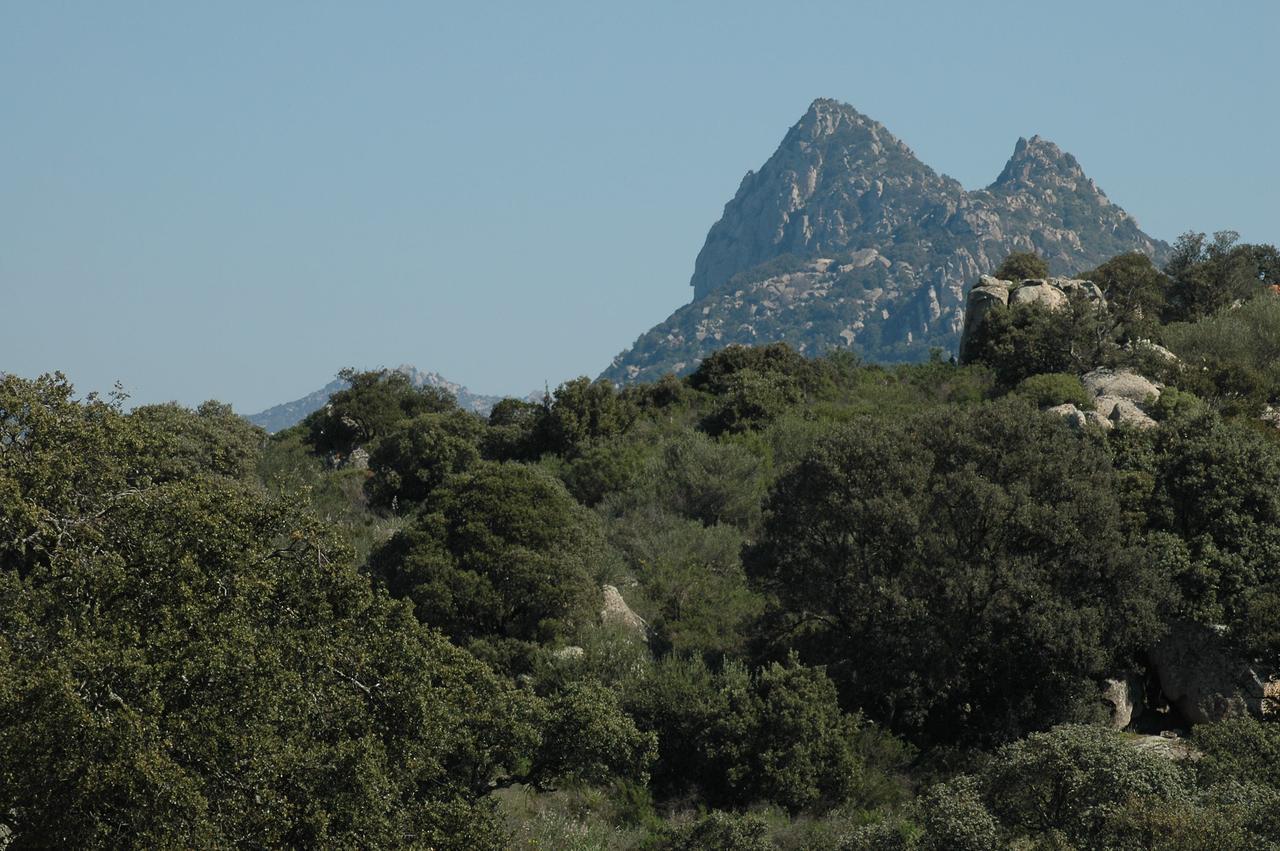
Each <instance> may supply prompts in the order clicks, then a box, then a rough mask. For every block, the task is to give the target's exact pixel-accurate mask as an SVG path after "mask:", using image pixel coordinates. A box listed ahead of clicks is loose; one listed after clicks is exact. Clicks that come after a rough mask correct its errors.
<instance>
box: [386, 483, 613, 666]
mask: <svg viewBox="0 0 1280 851" xmlns="http://www.w3.org/2000/svg"><path fill="white" fill-rule="evenodd" d="M600 545H601V540H600V530H599V524H598V521H597V520H596V519H595V517H594V516H592V515H591V514H589V513H588V512H587V511H586V510H585V509H583V508H582V507H581V506H579V505H578V504H577V503H576V502H575V501H574V499H573V497H571V496H570V495H569V494H568V493H567V492H566V491H565V489H564V486H563V485H561V484H560V482H559V481H557V480H556V479H555V478H554V477H552V476H551V475H549V474H547V473H545V472H543V471H541V470H538V469H537V468H535V467H529V466H525V465H521V464H512V463H505V464H494V463H489V462H486V463H482V464H480V465H478V466H476V467H475V468H474V469H473V470H471V471H470V472H468V473H465V474H463V475H460V476H456V477H454V478H452V479H450V480H448V481H447V482H446V483H445V484H444V485H443V486H442V487H440V488H438V489H437V490H436V491H435V493H434V495H433V498H432V501H431V504H430V506H429V513H426V514H423V515H421V516H419V517H418V518H417V519H415V521H414V523H413V525H412V526H410V527H409V528H408V529H405V530H404V531H403V532H401V533H399V534H397V535H396V536H395V537H394V538H392V539H391V540H390V541H389V542H387V544H386V545H385V546H384V547H382V548H381V549H379V550H378V551H377V552H376V553H374V555H373V556H372V558H371V559H370V570H371V572H372V573H373V574H374V576H376V577H378V578H379V579H381V580H382V581H383V582H385V583H386V585H387V587H388V588H389V589H390V591H391V593H392V594H393V595H394V596H397V597H406V598H408V599H410V600H412V601H413V603H414V607H415V610H416V612H417V614H418V617H419V619H420V620H422V621H423V622H424V623H426V624H429V625H431V626H435V627H438V628H440V629H442V630H444V631H445V632H446V633H447V634H448V635H449V636H451V637H452V638H454V639H455V640H459V641H465V640H467V639H472V638H486V637H494V638H499V639H515V640H518V641H541V640H547V639H550V638H552V637H554V636H555V635H557V634H560V633H561V632H563V631H564V630H566V629H568V628H569V625H570V623H571V622H573V621H575V620H577V621H579V622H581V621H582V620H583V619H584V618H585V617H586V616H587V613H588V612H589V611H590V605H591V603H592V600H593V597H594V593H595V591H594V583H593V570H594V568H595V567H596V560H597V559H598V558H600Z"/></svg>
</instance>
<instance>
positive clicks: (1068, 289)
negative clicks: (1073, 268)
mask: <svg viewBox="0 0 1280 851" xmlns="http://www.w3.org/2000/svg"><path fill="white" fill-rule="evenodd" d="M1046 283H1048V284H1052V285H1053V286H1055V287H1057V288H1058V289H1060V290H1062V291H1063V292H1064V293H1066V294H1067V295H1068V296H1072V295H1076V294H1077V293H1079V294H1080V295H1083V296H1084V297H1085V298H1087V299H1089V300H1090V301H1095V302H1103V303H1105V302H1106V298H1104V297H1103V295H1102V290H1101V289H1099V288H1098V285H1097V284H1095V283H1094V282H1093V281H1084V280H1081V279H1080V278H1049V279H1048V281H1046Z"/></svg>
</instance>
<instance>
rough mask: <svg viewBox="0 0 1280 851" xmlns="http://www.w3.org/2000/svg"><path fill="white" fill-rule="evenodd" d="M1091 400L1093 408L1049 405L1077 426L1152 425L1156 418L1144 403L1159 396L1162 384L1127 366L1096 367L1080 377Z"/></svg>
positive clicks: (1146, 426)
mask: <svg viewBox="0 0 1280 851" xmlns="http://www.w3.org/2000/svg"><path fill="white" fill-rule="evenodd" d="M1080 381H1081V383H1082V384H1084V389H1085V391H1086V392H1088V394H1089V396H1090V398H1092V400H1093V408H1092V409H1086V410H1081V409H1080V408H1078V407H1076V406H1075V405H1074V404H1071V403H1068V404H1065V405H1057V406H1055V407H1052V408H1050V409H1049V411H1050V413H1054V414H1057V415H1058V416H1060V417H1062V418H1063V419H1065V420H1066V421H1067V422H1068V423H1070V424H1071V425H1072V426H1075V427H1076V428H1084V427H1085V426H1097V427H1099V428H1102V429H1110V428H1114V427H1116V426H1118V425H1127V426H1133V427H1134V428H1152V427H1154V426H1155V425H1156V421H1155V420H1154V419H1152V418H1151V415H1150V414H1148V413H1147V410H1146V407H1145V406H1148V405H1150V404H1151V403H1152V402H1155V401H1156V400H1157V399H1159V398H1160V390H1161V387H1160V385H1159V384H1156V383H1155V382H1154V381H1152V380H1151V379H1149V378H1145V377H1143V376H1141V375H1139V374H1138V373H1136V372H1133V371H1132V370H1128V369H1107V368H1105V367H1104V368H1100V369H1095V370H1093V371H1092V372H1088V373H1085V375H1084V376H1082V377H1081V379H1080Z"/></svg>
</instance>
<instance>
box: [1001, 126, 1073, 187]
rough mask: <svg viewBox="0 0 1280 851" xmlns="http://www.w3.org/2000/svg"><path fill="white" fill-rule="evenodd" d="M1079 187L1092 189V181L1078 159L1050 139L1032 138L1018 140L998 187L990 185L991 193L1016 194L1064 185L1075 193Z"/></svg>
mask: <svg viewBox="0 0 1280 851" xmlns="http://www.w3.org/2000/svg"><path fill="white" fill-rule="evenodd" d="M1078 183H1085V184H1088V185H1090V186H1091V187H1092V186H1093V181H1091V180H1089V178H1088V177H1086V176H1085V173H1084V169H1082V168H1081V167H1080V163H1079V162H1078V161H1077V160H1076V158H1075V157H1073V156H1071V154H1068V153H1067V152H1065V151H1063V150H1062V149H1061V148H1059V147H1058V146H1057V145H1055V144H1054V143H1053V142H1050V141H1049V140H1048V139H1043V138H1041V137H1040V136H1032V137H1031V138H1030V139H1025V138H1022V139H1019V140H1018V144H1017V145H1015V146H1014V149H1013V156H1011V157H1010V158H1009V162H1007V163H1006V164H1005V167H1004V170H1003V171H1002V172H1000V176H999V177H997V178H996V180H995V183H993V184H991V189H992V191H1000V190H1004V191H1017V190H1019V189H1029V190H1033V189H1043V188H1045V187H1050V188H1052V187H1055V186H1064V185H1069V186H1070V187H1071V188H1072V189H1074V188H1076V184H1078ZM1094 188H1096V187H1094Z"/></svg>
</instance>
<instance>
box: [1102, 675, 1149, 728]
mask: <svg viewBox="0 0 1280 851" xmlns="http://www.w3.org/2000/svg"><path fill="white" fill-rule="evenodd" d="M1102 705H1103V706H1105V707H1106V708H1107V711H1108V712H1109V713H1110V718H1109V723H1110V725H1111V728H1112V729H1113V730H1123V729H1124V728H1125V727H1128V726H1129V724H1130V723H1132V722H1133V719H1135V718H1137V717H1138V716H1139V715H1141V714H1142V710H1143V709H1144V708H1145V706H1146V695H1145V689H1144V688H1143V682H1142V677H1141V676H1140V675H1138V674H1137V673H1135V672H1133V671H1129V672H1126V673H1124V674H1121V675H1120V676H1118V677H1112V678H1110V679H1106V680H1103V681H1102Z"/></svg>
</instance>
